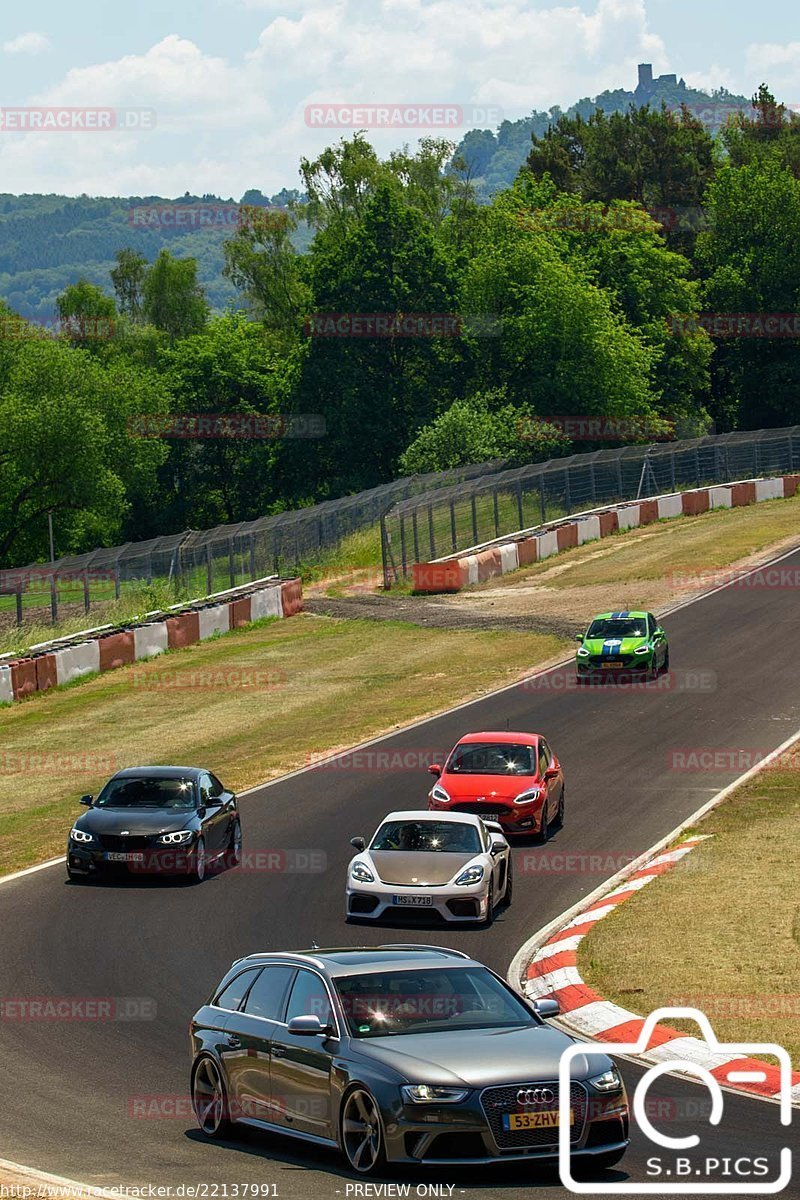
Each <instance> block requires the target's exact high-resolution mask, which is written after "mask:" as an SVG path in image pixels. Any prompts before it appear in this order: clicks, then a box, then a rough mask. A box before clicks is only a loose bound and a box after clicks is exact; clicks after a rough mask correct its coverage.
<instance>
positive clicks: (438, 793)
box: [431, 783, 450, 804]
mask: <svg viewBox="0 0 800 1200" xmlns="http://www.w3.org/2000/svg"><path fill="white" fill-rule="evenodd" d="M431 797H432V798H433V799H434V800H439V801H444V803H445V804H449V803H450V796H449V794H448V793H447V792H446V791H445V790H444V788H443V787H442V785H441V784H440V783H435V784H434V785H433V787H432V788H431Z"/></svg>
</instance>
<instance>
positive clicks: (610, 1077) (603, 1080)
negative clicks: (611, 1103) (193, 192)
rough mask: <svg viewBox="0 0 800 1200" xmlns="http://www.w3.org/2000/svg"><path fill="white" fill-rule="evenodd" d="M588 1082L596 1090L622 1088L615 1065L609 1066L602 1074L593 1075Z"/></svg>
mask: <svg viewBox="0 0 800 1200" xmlns="http://www.w3.org/2000/svg"><path fill="white" fill-rule="evenodd" d="M589 1083H590V1084H591V1085H592V1087H594V1088H597V1090H598V1092H618V1091H620V1090H621V1088H622V1080H621V1079H620V1076H619V1072H618V1071H617V1068H616V1067H610V1068H609V1069H608V1070H607V1071H604V1072H603V1074H602V1075H595V1077H594V1079H590V1080H589Z"/></svg>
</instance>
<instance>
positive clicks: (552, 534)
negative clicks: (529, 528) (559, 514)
mask: <svg viewBox="0 0 800 1200" xmlns="http://www.w3.org/2000/svg"><path fill="white" fill-rule="evenodd" d="M535 536H536V542H537V545H536V557H537V559H541V558H550V556H551V555H553V554H558V538H557V537H556V531H555V530H554V529H548V530H547V532H546V533H537V534H536V535H535Z"/></svg>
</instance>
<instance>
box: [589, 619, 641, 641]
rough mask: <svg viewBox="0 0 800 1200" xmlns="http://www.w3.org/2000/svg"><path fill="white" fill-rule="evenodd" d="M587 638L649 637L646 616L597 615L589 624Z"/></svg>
mask: <svg viewBox="0 0 800 1200" xmlns="http://www.w3.org/2000/svg"><path fill="white" fill-rule="evenodd" d="M586 636H587V638H633V637H647V619H646V618H645V617H596V618H595V620H594V621H592V623H591V625H590V626H589V631H588V633H587V634H586Z"/></svg>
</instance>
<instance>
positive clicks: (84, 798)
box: [81, 796, 94, 808]
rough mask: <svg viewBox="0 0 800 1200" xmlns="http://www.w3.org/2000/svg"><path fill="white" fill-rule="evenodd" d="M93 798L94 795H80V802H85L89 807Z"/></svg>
mask: <svg viewBox="0 0 800 1200" xmlns="http://www.w3.org/2000/svg"><path fill="white" fill-rule="evenodd" d="M93 800H94V796H81V804H85V805H86V806H87V807H88V808H91V806H92V801H93Z"/></svg>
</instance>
